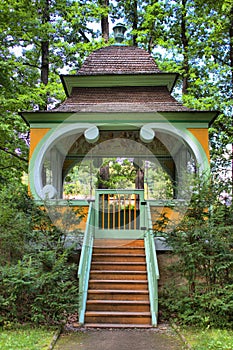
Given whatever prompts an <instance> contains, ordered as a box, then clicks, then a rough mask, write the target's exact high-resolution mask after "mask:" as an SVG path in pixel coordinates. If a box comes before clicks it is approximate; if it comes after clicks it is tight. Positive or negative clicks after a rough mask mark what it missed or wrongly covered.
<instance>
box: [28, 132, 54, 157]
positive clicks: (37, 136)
mask: <svg viewBox="0 0 233 350" xmlns="http://www.w3.org/2000/svg"><path fill="white" fill-rule="evenodd" d="M48 131H50V128H43V129H42V128H41V129H34V128H32V129H30V152H29V159H31V157H32V154H33V152H34V150H35V148H36V146H37V145H38V143H39V142H40V141H41V140H42V138H43V137H44V136H45V135H46V134H47V132H48Z"/></svg>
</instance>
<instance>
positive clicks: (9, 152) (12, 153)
mask: <svg viewBox="0 0 233 350" xmlns="http://www.w3.org/2000/svg"><path fill="white" fill-rule="evenodd" d="M0 150H1V151H3V152H5V153H7V154H10V155H11V156H13V157H15V158H17V159H19V160H20V161H23V162H26V163H28V160H27V159H25V158H23V157H20V156H19V155H18V154H16V153H14V152H11V151H9V150H7V149H6V148H4V147H2V146H0Z"/></svg>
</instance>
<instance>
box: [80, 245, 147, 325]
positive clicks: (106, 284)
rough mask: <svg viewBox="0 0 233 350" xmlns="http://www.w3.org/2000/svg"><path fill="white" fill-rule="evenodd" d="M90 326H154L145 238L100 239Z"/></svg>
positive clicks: (92, 279) (92, 277) (92, 282)
mask: <svg viewBox="0 0 233 350" xmlns="http://www.w3.org/2000/svg"><path fill="white" fill-rule="evenodd" d="M85 326H86V327H106V328H107V327H111V328H112V327H114V328H120V327H131V328H149V327H151V314H150V302H149V291H148V281H147V270H146V257H145V248H144V240H143V239H140V240H135V241H132V240H110V239H96V240H95V241H94V245H93V254H92V263H91V271H90V279H89V285H88V295H87V303H86V312H85Z"/></svg>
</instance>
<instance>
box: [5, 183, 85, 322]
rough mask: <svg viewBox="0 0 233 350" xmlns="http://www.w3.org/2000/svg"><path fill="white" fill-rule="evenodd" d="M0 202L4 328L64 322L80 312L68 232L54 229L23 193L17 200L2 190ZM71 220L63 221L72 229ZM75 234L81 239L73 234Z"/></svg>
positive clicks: (22, 191)
mask: <svg viewBox="0 0 233 350" xmlns="http://www.w3.org/2000/svg"><path fill="white" fill-rule="evenodd" d="M11 190H12V189H11ZM1 199H4V201H3V203H4V204H3V206H2V207H1V209H0V211H1V215H0V224H1V228H0V239H1V248H0V250H1V252H0V253H1V260H0V315H1V316H0V324H5V323H6V322H36V323H57V322H60V321H62V320H64V319H65V318H66V317H67V315H68V314H69V313H73V312H76V311H77V309H78V305H77V302H78V281H77V277H76V275H77V265H76V264H74V263H71V262H70V261H71V255H72V253H73V248H74V247H73V245H72V244H69V246H68V245H67V238H68V233H69V232H68V231H61V230H59V229H57V228H56V227H55V226H54V225H53V224H51V221H50V218H49V217H48V215H47V213H46V210H42V209H41V208H38V207H36V206H35V204H34V203H33V201H32V200H31V199H30V198H29V197H28V196H27V194H26V190H25V189H24V188H19V189H17V190H16V191H15V195H14V196H13V194H10V193H9V191H8V190H7V189H3V191H2V192H1ZM56 215H57V216H58V214H57V213H56ZM69 215H70V211H69ZM59 216H60V217H61V215H60V214H59ZM71 216H72V217H74V216H75V215H71ZM69 219H70V218H68V217H66V216H65V221H67V220H68V223H69V224H70V223H71V221H69ZM76 221H77V218H76ZM66 223H67V222H66ZM35 228H36V229H35ZM72 234H73V235H75V234H78V235H77V238H79V233H77V232H75V230H73V231H72Z"/></svg>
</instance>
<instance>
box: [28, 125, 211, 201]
mask: <svg viewBox="0 0 233 350" xmlns="http://www.w3.org/2000/svg"><path fill="white" fill-rule="evenodd" d="M93 127H95V125H94V124H91V123H77V124H76V123H73V122H71V123H69V124H62V125H60V126H59V127H58V128H56V129H55V130H54V129H52V130H50V131H49V132H48V133H47V134H46V135H45V137H44V138H42V140H41V141H40V142H39V144H38V145H37V147H36V149H35V151H34V153H33V155H32V158H31V161H30V166H29V179H30V186H31V193H32V194H33V196H34V197H35V199H41V198H43V197H44V195H43V186H42V178H41V173H42V165H43V161H44V157H45V155H46V152H48V150H49V149H51V148H52V147H53V146H54V145H55V143H57V142H58V141H59V139H62V138H65V137H66V138H67V137H69V136H74V135H77V133H82V134H83V133H84V131H85V130H87V129H90V128H93ZM143 127H145V128H146V130H149V129H151V134H154V132H156V131H161V132H164V133H167V134H170V135H172V136H177V137H178V138H180V139H181V140H183V141H184V142H185V143H186V144H187V145H188V146H189V147H190V148H191V150H192V152H193V154H194V157H195V158H196V161H197V163H198V165H199V167H200V171H206V170H207V169H208V159H207V156H206V154H205V152H204V150H203V148H202V146H201V144H200V143H199V141H198V140H197V139H196V138H195V137H194V136H193V135H192V134H191V132H189V131H188V130H187V129H184V128H183V129H177V128H176V127H174V126H173V125H171V124H170V123H168V122H161V123H148V124H144V125H143V126H142V128H141V130H142V129H143ZM96 129H97V128H96ZM96 129H95V133H94V135H95V137H97V134H96ZM89 134H90V133H88V135H89ZM73 142H74V138H72V137H70V139H69V140H68V143H67V144H66V147H67V151H68V149H69V148H70V147H71V145H72V143H73ZM89 142H90V140H89Z"/></svg>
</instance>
